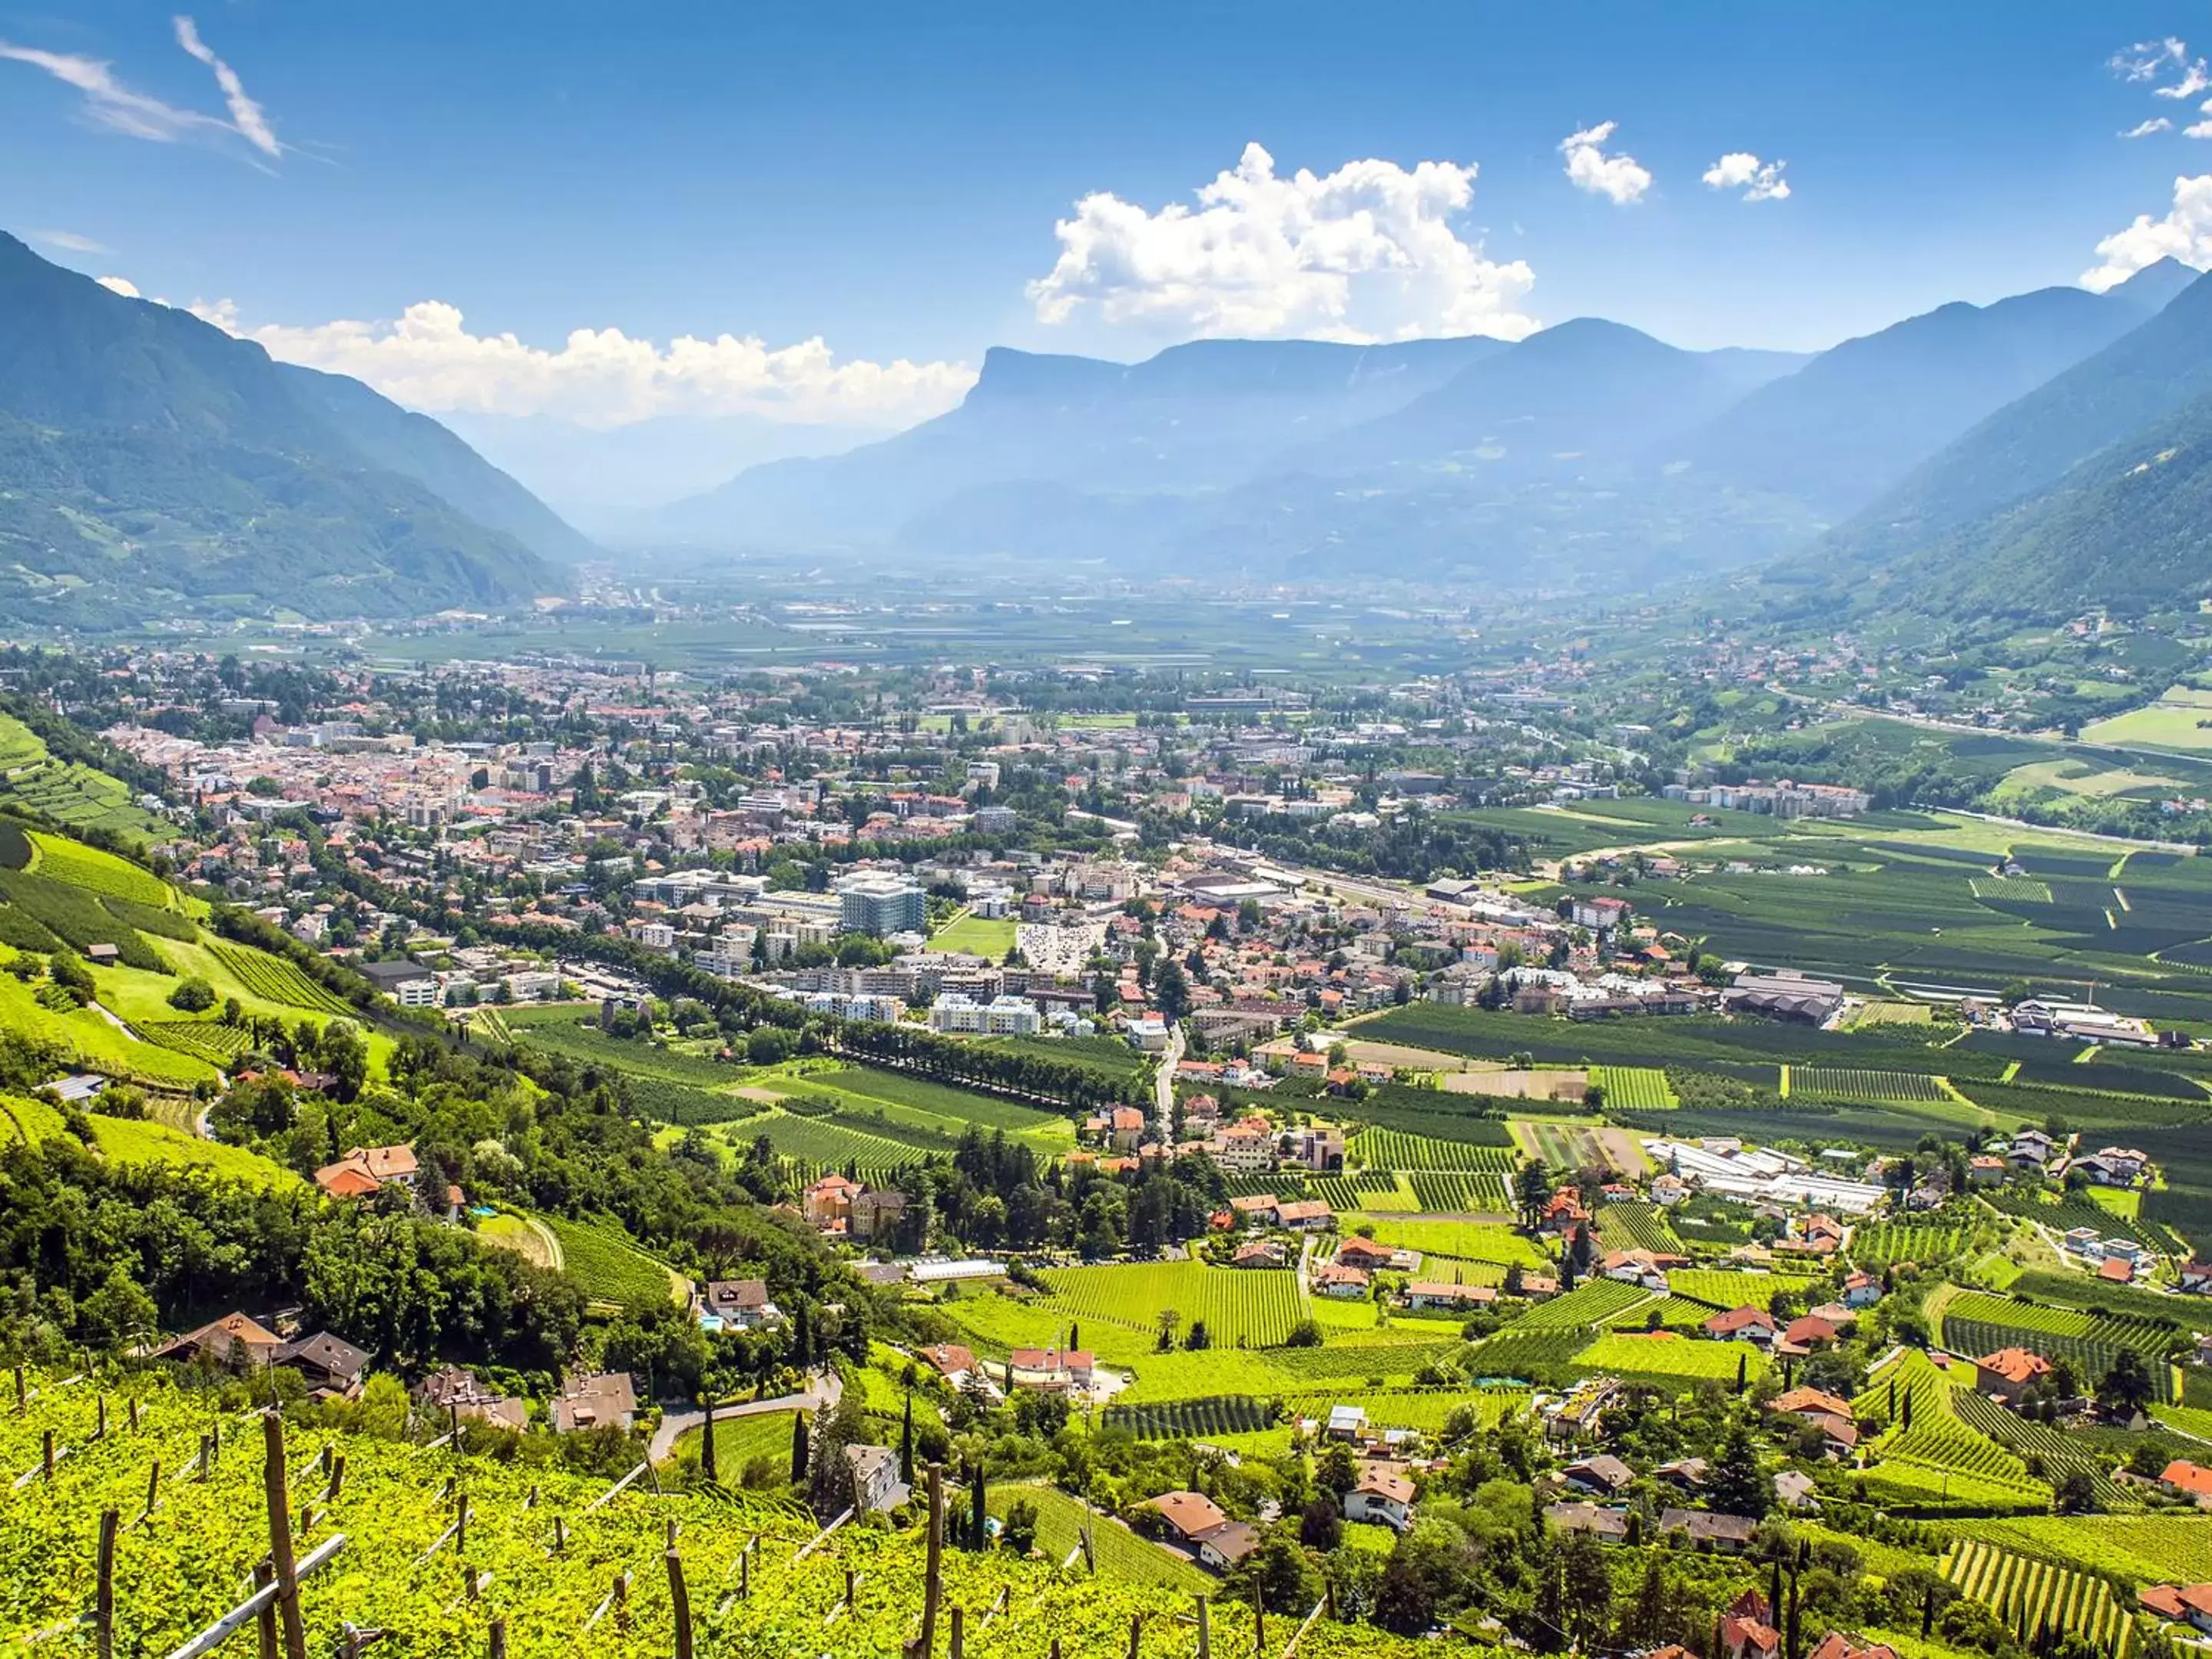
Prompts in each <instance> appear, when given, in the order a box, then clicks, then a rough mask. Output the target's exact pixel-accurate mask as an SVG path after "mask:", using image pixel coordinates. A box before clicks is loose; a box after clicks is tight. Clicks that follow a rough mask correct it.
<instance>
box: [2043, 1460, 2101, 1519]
mask: <svg viewBox="0 0 2212 1659" xmlns="http://www.w3.org/2000/svg"><path fill="white" fill-rule="evenodd" d="M2051 1508H2052V1509H2054V1510H2057V1512H2058V1513H2059V1514H2061V1515H2093V1514H2094V1513H2095V1512H2096V1509H2097V1483H2096V1480H2094V1479H2093V1477H2092V1476H2091V1475H2090V1474H2089V1471H2088V1470H2087V1469H2084V1468H2071V1469H2069V1470H2067V1471H2066V1473H2065V1474H2062V1475H2060V1476H2059V1477H2058V1479H2057V1480H2056V1481H2054V1482H2053V1483H2052V1484H2051Z"/></svg>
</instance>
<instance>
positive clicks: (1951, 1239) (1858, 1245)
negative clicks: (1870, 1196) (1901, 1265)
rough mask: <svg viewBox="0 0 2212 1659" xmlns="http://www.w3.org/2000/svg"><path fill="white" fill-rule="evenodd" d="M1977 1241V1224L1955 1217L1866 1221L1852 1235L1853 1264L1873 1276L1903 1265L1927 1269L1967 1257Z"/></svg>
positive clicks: (1939, 1216) (1938, 1216) (1940, 1216)
mask: <svg viewBox="0 0 2212 1659" xmlns="http://www.w3.org/2000/svg"><path fill="white" fill-rule="evenodd" d="M1973 1238H1974V1227H1973V1224H1972V1222H1971V1221H1968V1220H1966V1219H1964V1218H1960V1217H1958V1216H1955V1215H1952V1216H1942V1215H1936V1216H1923V1217H1917V1218H1912V1219H1910V1220H1905V1219H1892V1218H1884V1219H1882V1220H1879V1221H1863V1222H1861V1223H1859V1225H1857V1227H1856V1228H1854V1229H1853V1230H1852V1232H1851V1260H1852V1261H1855V1262H1857V1264H1858V1265H1859V1266H1860V1267H1863V1268H1865V1269H1866V1270H1867V1271H1868V1272H1869V1273H1880V1272H1881V1270H1882V1269H1883V1268H1885V1267H1890V1266H1893V1264H1895V1263H1897V1262H1900V1261H1915V1262H1918V1263H1919V1264H1921V1265H1922V1266H1923V1267H1925V1266H1928V1265H1929V1264H1931V1263H1934V1262H1938V1261H1949V1260H1950V1259H1951V1258H1952V1257H1954V1256H1955V1255H1961V1254H1963V1253H1964V1252H1965V1251H1966V1249H1967V1247H1968V1246H1969V1245H1970V1244H1972V1243H1973Z"/></svg>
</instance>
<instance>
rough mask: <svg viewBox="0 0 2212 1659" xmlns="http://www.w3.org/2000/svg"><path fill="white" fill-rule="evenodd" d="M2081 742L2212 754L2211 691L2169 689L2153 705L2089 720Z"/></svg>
mask: <svg viewBox="0 0 2212 1659" xmlns="http://www.w3.org/2000/svg"><path fill="white" fill-rule="evenodd" d="M2081 741H2082V742H2083V743H2091V744H2117V745H2119V746H2122V747H2133V746H2135V745H2136V744H2142V745H2143V746H2145V747H2147V748H2152V749H2179V750H2187V751H2190V752H2194V753H2201V754H2212V691H2205V690H2199V689H2197V687H2195V686H2189V685H2171V686H2168V687H2167V688H2166V691H2165V692H2164V694H2163V695H2162V696H2160V698H2159V700H2158V701H2157V702H2153V703H2146V704H2145V705H2144V706H2143V707H2142V708H2130V709H2129V710H2128V711H2127V712H2126V713H2125V714H2112V715H2108V716H2106V718H2105V719H2103V720H2093V721H2091V722H2090V723H2089V724H2088V725H2087V726H2083V727H2082V728H2081Z"/></svg>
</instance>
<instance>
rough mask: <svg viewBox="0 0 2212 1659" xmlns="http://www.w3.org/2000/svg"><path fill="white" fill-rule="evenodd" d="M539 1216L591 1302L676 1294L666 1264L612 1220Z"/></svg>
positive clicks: (637, 1300)
mask: <svg viewBox="0 0 2212 1659" xmlns="http://www.w3.org/2000/svg"><path fill="white" fill-rule="evenodd" d="M543 1219H544V1223H545V1225H546V1226H547V1227H549V1228H550V1229H551V1230H552V1233H553V1237H556V1238H557V1239H559V1240H560V1241H561V1255H562V1265H563V1266H564V1267H567V1269H568V1273H569V1275H570V1277H572V1278H574V1279H575V1280H576V1281H577V1283H579V1284H580V1285H582V1286H583V1287H584V1290H585V1291H586V1294H588V1295H589V1296H590V1297H592V1300H593V1302H594V1303H595V1304H599V1305H600V1306H603V1307H604V1306H615V1307H627V1306H629V1305H632V1304H637V1303H651V1302H666V1301H668V1300H670V1299H671V1297H673V1296H674V1295H675V1293H676V1281H675V1280H674V1279H672V1278H671V1275H670V1273H669V1270H668V1269H667V1268H665V1267H662V1266H661V1265H660V1263H659V1262H658V1261H654V1260H653V1258H652V1257H651V1256H649V1255H647V1254H646V1253H645V1252H644V1251H642V1250H641V1249H638V1248H637V1246H636V1245H635V1244H633V1243H630V1240H629V1234H627V1233H625V1232H623V1231H622V1229H621V1227H620V1226H619V1225H617V1224H616V1223H614V1222H611V1221H605V1222H587V1221H572V1220H569V1219H568V1218H566V1217H562V1216H546V1217H544V1218H543Z"/></svg>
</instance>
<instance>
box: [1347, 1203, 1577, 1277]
mask: <svg viewBox="0 0 2212 1659" xmlns="http://www.w3.org/2000/svg"><path fill="white" fill-rule="evenodd" d="M1369 1221H1370V1222H1371V1224H1372V1225H1373V1226H1374V1229H1375V1242H1376V1243H1378V1244H1387V1245H1389V1247H1390V1248H1391V1249H1394V1250H1419V1251H1420V1252H1421V1253H1422V1254H1423V1255H1445V1256H1451V1257H1454V1258H1455V1259H1457V1260H1459V1261H1494V1262H1497V1263H1498V1265H1499V1266H1501V1267H1510V1266H1511V1265H1513V1264H1514V1263H1515V1262H1516V1261H1517V1262H1519V1263H1520V1264H1521V1266H1522V1267H1526V1268H1528V1270H1529V1271H1530V1272H1531V1273H1548V1272H1549V1271H1550V1270H1551V1267H1552V1262H1551V1258H1550V1257H1548V1256H1547V1255H1545V1254H1544V1253H1543V1252H1542V1251H1541V1250H1540V1249H1537V1248H1536V1246H1535V1244H1534V1243H1532V1242H1531V1241H1529V1240H1528V1238H1525V1237H1522V1235H1521V1234H1519V1233H1517V1232H1516V1231H1513V1229H1512V1228H1510V1227H1509V1226H1507V1225H1504V1223H1503V1222H1495V1221H1426V1220H1410V1219H1408V1220H1401V1219H1400V1218H1397V1217H1395V1216H1388V1215H1383V1216H1373V1217H1370V1218H1369ZM1362 1225H1367V1224H1365V1223H1363V1224H1362Z"/></svg>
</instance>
